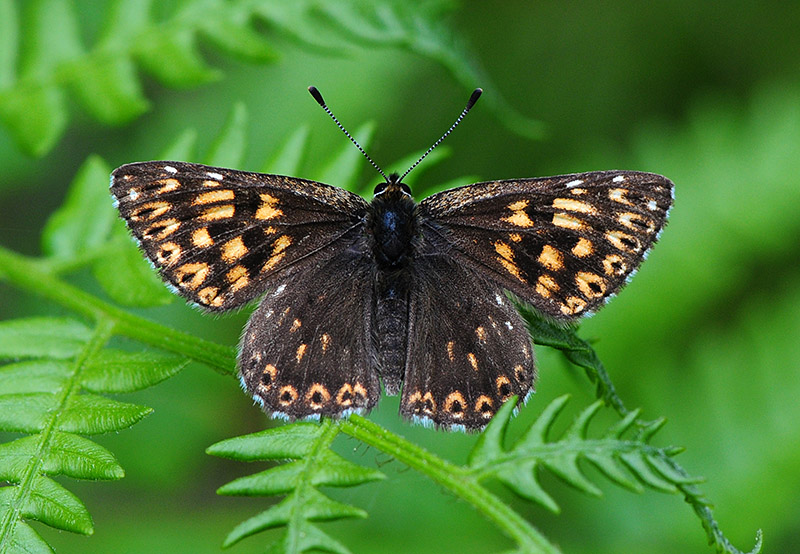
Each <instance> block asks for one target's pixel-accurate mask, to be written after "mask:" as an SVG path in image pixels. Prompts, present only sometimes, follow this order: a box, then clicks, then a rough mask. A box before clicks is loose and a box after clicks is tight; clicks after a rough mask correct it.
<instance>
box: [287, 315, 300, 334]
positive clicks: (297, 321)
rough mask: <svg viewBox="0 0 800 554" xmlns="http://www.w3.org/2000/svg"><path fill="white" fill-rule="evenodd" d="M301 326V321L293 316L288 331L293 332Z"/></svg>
mask: <svg viewBox="0 0 800 554" xmlns="http://www.w3.org/2000/svg"><path fill="white" fill-rule="evenodd" d="M302 326H303V322H302V321H300V320H299V319H297V318H295V320H294V321H292V326H291V327H289V332H290V333H294V332H295V331H297V330H298V329H299V328H300V327H302Z"/></svg>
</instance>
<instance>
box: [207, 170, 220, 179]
mask: <svg viewBox="0 0 800 554" xmlns="http://www.w3.org/2000/svg"><path fill="white" fill-rule="evenodd" d="M206 175H208V176H209V177H211V178H212V179H216V180H217V181H222V179H223V178H224V175H222V174H221V173H217V172H216V171H206Z"/></svg>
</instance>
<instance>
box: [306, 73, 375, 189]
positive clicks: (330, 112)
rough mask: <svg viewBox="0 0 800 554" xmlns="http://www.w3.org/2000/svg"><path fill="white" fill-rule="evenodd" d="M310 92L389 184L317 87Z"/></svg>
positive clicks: (310, 88)
mask: <svg viewBox="0 0 800 554" xmlns="http://www.w3.org/2000/svg"><path fill="white" fill-rule="evenodd" d="M308 92H310V93H311V96H313V97H314V100H316V101H317V104H319V105H320V106H322V109H323V110H325V113H327V114H328V115H329V116H330V117H331V119H333V122H334V123H336V126H337V127H339V129H341V131H342V132H343V133H344V134H345V135H346V136H347V138H349V139H350V142H352V143H353V144H355V145H356V148H358V150H359V152H361V153H362V154H364V157H365V158H367V161H368V162H369V163H371V164H372V167H374V168H375V169H377V170H378V173H380V174H381V176H382V177H383V179H384V180H385V181H387V182H388V181H389V178H388V177H387V176H386V174H385V173H384V172H383V170H382V169H381V168H380V167H378V164H376V163H375V162H373V161H372V158H370V157H369V155H368V154H367V153H366V152H364V149H363V148H361V145H360V144H358V142H357V141H356V139H354V138H353V136H352V135H351V134H350V133H348V132H347V129H345V128H344V126H343V125H342V124H341V123H339V120H338V119H336V116H335V115H333V112H332V111H331V110H330V109H329V108H328V106H327V105H325V100H323V98H322V93H320V91H318V90H317V87H314V86H311V87H308Z"/></svg>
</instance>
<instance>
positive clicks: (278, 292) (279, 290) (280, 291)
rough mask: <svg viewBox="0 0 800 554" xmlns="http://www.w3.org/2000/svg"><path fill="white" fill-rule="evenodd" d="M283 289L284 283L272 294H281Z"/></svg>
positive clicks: (284, 287) (284, 288)
mask: <svg viewBox="0 0 800 554" xmlns="http://www.w3.org/2000/svg"><path fill="white" fill-rule="evenodd" d="M285 290H286V285H281V286H279V287H278V288H277V289H275V292H273V293H272V296H278V295H279V294H283V291H285Z"/></svg>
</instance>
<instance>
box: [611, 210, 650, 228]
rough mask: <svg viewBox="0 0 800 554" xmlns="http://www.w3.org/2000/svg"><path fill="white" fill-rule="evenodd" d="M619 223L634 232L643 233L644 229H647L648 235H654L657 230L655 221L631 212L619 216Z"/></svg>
mask: <svg viewBox="0 0 800 554" xmlns="http://www.w3.org/2000/svg"><path fill="white" fill-rule="evenodd" d="M617 221H619V222H620V223H621V224H622V225H624V226H625V227H627V228H628V229H631V230H633V231H641V230H642V229H646V230H647V232H648V233H652V232H653V231H655V230H656V226H655V224H654V223H653V220H651V219H650V218H648V217H645V216H643V215H639V214H635V213H631V212H625V213H621V214H619V215H618V216H617Z"/></svg>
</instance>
